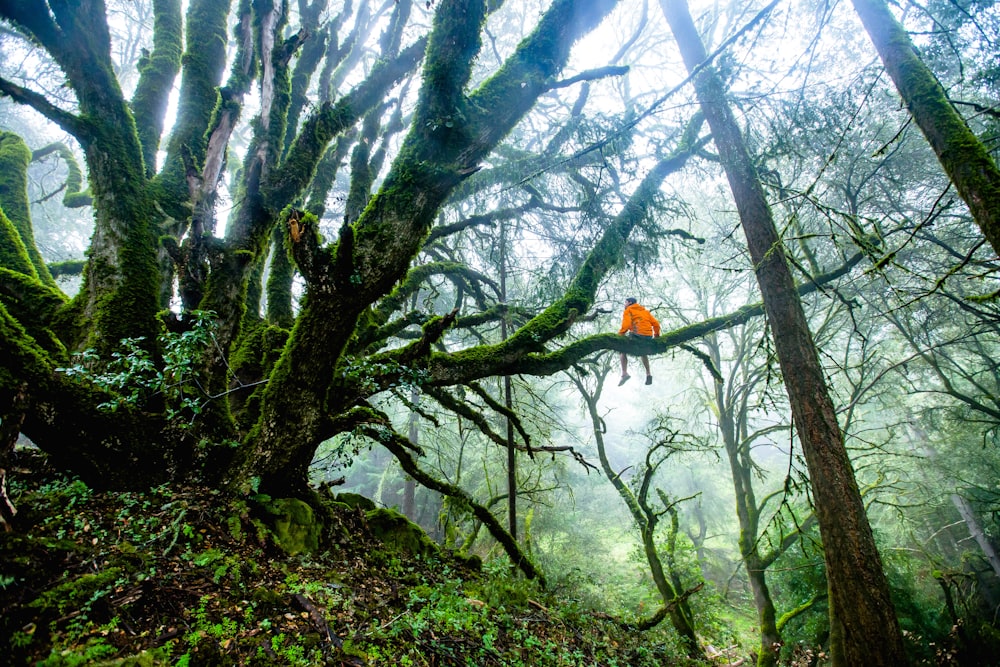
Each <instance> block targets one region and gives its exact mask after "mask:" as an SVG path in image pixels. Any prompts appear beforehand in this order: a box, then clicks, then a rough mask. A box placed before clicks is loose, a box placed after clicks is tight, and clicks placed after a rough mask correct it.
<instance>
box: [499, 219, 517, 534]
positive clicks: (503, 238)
mask: <svg viewBox="0 0 1000 667" xmlns="http://www.w3.org/2000/svg"><path fill="white" fill-rule="evenodd" d="M500 303H502V304H504V305H507V221H506V220H502V221H501V222H500ZM509 318H510V310H507V311H505V312H504V316H503V319H501V320H500V337H501V338H502V339H503V340H507V333H508V331H507V321H508V320H509ZM503 402H504V406H505V407H506V408H507V409H508V410H511V409H512V408H513V391H512V388H511V382H510V376H509V375H504V376H503ZM516 454H517V451H516V450H515V448H514V422H513V421H511V419H510V417H507V524H508V529H509V530H510V535H511V537H513V538H514V539H515V540H516V539H517V456H516Z"/></svg>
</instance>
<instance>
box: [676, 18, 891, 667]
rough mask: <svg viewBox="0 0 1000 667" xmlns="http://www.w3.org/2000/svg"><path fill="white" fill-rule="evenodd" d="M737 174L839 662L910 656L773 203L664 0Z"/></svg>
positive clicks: (724, 157)
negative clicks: (818, 540)
mask: <svg viewBox="0 0 1000 667" xmlns="http://www.w3.org/2000/svg"><path fill="white" fill-rule="evenodd" d="M660 5H661V7H662V8H663V12H664V15H665V16H666V18H667V22H668V23H669V24H670V28H671V30H672V31H673V33H674V37H675V38H676V39H677V43H678V45H679V47H680V50H681V54H682V56H683V58H684V63H685V65H686V66H687V68H688V71H690V72H695V71H696V70H697V69H698V68H699V67H703V69H701V72H700V73H699V74H698V75H697V76H696V77H695V92H696V94H697V96H698V101H699V103H700V104H701V108H702V110H703V111H704V113H705V118H706V120H707V121H708V124H709V127H710V128H711V130H712V136H713V139H714V140H715V144H716V147H717V148H718V151H719V156H720V158H721V161H722V165H723V168H724V169H725V171H726V176H727V178H728V180H729V185H730V188H731V189H732V192H733V198H734V199H735V202H736V206H737V209H738V211H739V215H740V222H741V224H742V226H743V231H744V234H745V235H746V238H747V245H748V247H749V250H750V255H751V257H752V259H753V262H754V267H755V270H756V275H757V282H758V284H759V285H760V290H761V295H762V297H763V300H764V308H765V311H766V313H767V317H768V321H769V322H770V325H771V331H772V334H773V337H774V344H775V349H776V350H777V353H778V361H779V363H780V366H781V371H782V375H783V377H784V381H785V387H786V390H787V391H788V396H789V400H790V403H791V407H792V418H793V420H794V423H795V426H796V428H797V430H798V433H799V438H800V439H801V442H802V448H803V451H804V453H805V458H806V464H807V466H808V468H809V476H810V480H811V483H812V488H813V498H814V501H815V505H816V514H817V518H818V520H819V525H820V532H821V535H822V537H823V545H824V554H825V559H826V569H827V581H828V587H829V591H830V602H831V618H830V624H831V636H838V637H840V639H841V641H839V642H837V643H833V644H832V645H831V653H832V657H833V664H834V665H836V666H838V667H839V666H840V665H844V666H848V665H850V666H856V665H868V666H876V665H884V666H885V667H898V666H899V665H905V664H907V662H908V661H907V657H906V652H905V650H904V647H903V636H902V633H901V632H900V629H899V623H898V621H897V619H896V614H895V611H894V609H893V605H892V600H891V599H890V597H889V586H888V583H887V581H886V578H885V573H884V572H883V570H882V561H881V558H880V557H879V553H878V549H877V548H876V546H875V538H874V536H873V534H872V530H871V526H870V525H869V523H868V517H867V516H866V514H865V507H864V504H863V503H862V501H861V494H860V492H859V491H858V486H857V482H856V481H855V479H854V472H853V470H852V468H851V463H850V460H849V459H848V457H847V450H846V448H845V447H844V441H843V435H842V433H841V431H840V425H839V424H838V423H837V415H836V411H835V410H834V406H833V401H832V400H831V399H830V395H829V391H828V390H827V387H826V382H825V379H824V376H823V369H822V367H821V366H820V363H819V357H818V355H817V354H816V346H815V344H814V343H813V340H812V334H811V333H810V331H809V327H808V323H807V322H806V318H805V313H804V312H803V310H802V304H801V301H800V300H799V295H798V292H797V291H796V288H795V281H794V280H793V279H792V274H791V271H790V270H789V268H788V263H787V261H786V259H785V255H784V251H783V247H782V244H781V240H780V238H779V237H778V233H777V229H776V228H775V225H774V220H773V218H772V216H771V210H770V208H769V206H768V204H767V200H766V199H765V197H764V191H763V188H762V187H761V185H760V181H759V179H758V178H757V174H756V172H755V170H754V167H753V163H752V161H751V159H750V156H749V154H748V153H747V150H746V145H745V144H744V142H743V137H742V135H741V133H740V130H739V127H738V126H737V124H736V119H735V118H734V117H733V114H732V110H731V109H730V107H729V103H728V101H727V99H726V95H725V90H724V89H723V86H722V81H721V79H720V78H719V76H718V75H717V74H716V73H715V71H714V70H713V69H712V68H711V67H710V66H705V62H704V61H705V59H706V57H707V56H706V53H705V48H704V46H703V45H702V43H701V39H700V38H699V37H698V33H697V31H696V30H695V26H694V21H693V20H692V19H691V14H690V12H689V10H688V7H687V3H686V2H684V1H683V0H660Z"/></svg>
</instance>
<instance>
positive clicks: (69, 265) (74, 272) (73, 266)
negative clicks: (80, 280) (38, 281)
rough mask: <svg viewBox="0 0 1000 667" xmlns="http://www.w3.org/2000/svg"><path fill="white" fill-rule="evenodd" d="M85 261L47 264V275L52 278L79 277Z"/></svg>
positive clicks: (70, 260) (77, 260) (85, 263)
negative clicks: (50, 275)
mask: <svg viewBox="0 0 1000 667" xmlns="http://www.w3.org/2000/svg"><path fill="white" fill-rule="evenodd" d="M86 265H87V261H86V260H83V259H67V260H65V261H63V262H52V263H51V264H49V273H51V274H52V277H53V278H58V277H59V276H79V275H81V274H82V273H83V268H84V267H85V266H86Z"/></svg>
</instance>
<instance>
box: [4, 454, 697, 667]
mask: <svg viewBox="0 0 1000 667" xmlns="http://www.w3.org/2000/svg"><path fill="white" fill-rule="evenodd" d="M11 479H12V482H11V489H10V495H11V497H12V498H13V499H14V501H15V503H16V505H17V507H18V515H17V517H16V522H15V530H14V531H13V532H9V533H0V610H2V614H0V656H2V655H6V656H8V657H9V659H10V662H9V664H12V665H21V664H40V665H47V666H54V665H67V666H69V665H143V666H152V665H180V666H182V667H184V666H188V665H190V666H192V667H201V666H211V665H352V666H355V665H393V666H396V665H476V666H479V665H484V666H485V665H504V666H516V665H524V666H531V667H546V666H563V665H567V666H568V665H601V666H606V667H613V666H614V665H636V666H641V665H684V664H693V663H690V662H689V661H686V660H684V659H683V658H681V657H678V652H677V650H676V647H675V646H673V644H672V642H671V641H670V639H669V636H668V635H667V634H665V633H664V632H662V631H661V630H660V629H657V630H654V631H650V632H645V633H640V632H637V631H635V630H634V629H632V628H630V627H629V626H628V625H627V624H623V623H621V622H620V621H619V620H617V619H614V618H612V617H610V616H608V615H607V614H603V613H601V612H600V611H596V610H588V609H584V608H582V607H581V606H580V605H579V604H578V603H576V602H574V601H573V600H572V596H571V594H570V595H567V592H566V591H561V593H560V596H559V597H557V596H556V595H554V594H553V593H551V592H547V591H545V590H542V589H541V588H540V587H539V586H538V585H537V584H535V583H534V582H529V581H525V580H524V579H523V578H519V577H517V576H513V575H512V574H511V572H510V568H509V564H508V563H507V562H505V561H504V562H497V563H495V564H487V565H486V566H485V567H483V568H480V567H478V566H477V565H478V564H477V563H476V562H475V561H470V560H467V559H461V558H455V557H453V556H449V555H447V554H444V553H441V552H439V551H438V550H437V549H436V548H433V547H429V546H428V545H429V542H428V541H427V540H426V539H424V538H421V539H419V540H416V541H414V540H413V539H408V538H407V539H396V536H394V535H393V534H391V533H389V534H387V533H385V531H384V528H375V527H374V526H373V525H372V521H373V517H381V518H382V519H384V518H385V515H386V514H385V512H384V511H379V510H376V511H375V512H371V511H365V509H363V508H362V507H360V506H357V507H348V506H347V505H343V504H331V507H333V508H335V510H334V511H333V512H332V513H331V517H330V523H329V524H328V530H329V531H331V532H329V533H327V534H326V535H327V536H328V538H327V539H325V540H324V547H323V548H322V549H321V550H318V551H315V552H313V553H300V554H290V553H288V551H287V550H286V549H285V548H282V547H280V546H279V545H278V539H277V538H276V537H275V532H274V531H273V530H272V528H274V527H275V526H277V527H278V528H279V533H281V529H284V533H283V534H284V535H285V538H286V544H287V543H294V542H295V540H296V539H298V540H300V541H302V542H303V543H305V544H308V543H309V540H310V535H309V534H308V529H307V528H306V527H304V526H305V524H304V523H300V524H296V520H295V519H294V517H293V518H292V519H291V524H292V525H291V526H288V525H287V524H288V520H289V515H288V514H287V513H286V514H285V515H281V513H280V512H276V511H275V510H274V509H273V505H269V504H268V500H267V499H266V498H261V497H248V498H233V497H228V496H225V495H223V494H220V493H219V492H218V491H215V490H211V489H205V488H180V487H176V486H162V487H157V488H154V489H151V490H149V491H145V492H114V493H110V492H98V491H94V490H92V489H90V488H88V487H87V486H86V485H85V484H83V483H82V482H80V481H79V480H74V479H72V478H67V477H65V476H63V475H61V474H58V473H57V472H55V471H53V470H51V469H50V467H49V466H48V465H47V464H46V462H45V459H44V457H41V456H40V455H37V454H34V453H31V452H28V451H21V452H19V453H18V458H17V464H16V467H15V469H14V470H12V471H11ZM268 507H271V508H272V509H270V510H269V509H267V508H268ZM292 514H294V512H293V513H292ZM398 518H399V517H397V519H398ZM282 520H285V523H286V525H284V526H280V525H279V524H280V523H281V521H282ZM377 534H381V535H383V539H380V538H379V537H377V536H376V535H377ZM386 535H388V537H386ZM289 536H290V537H289ZM329 536H334V537H329ZM288 539H291V542H287V540H288Z"/></svg>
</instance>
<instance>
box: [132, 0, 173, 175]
mask: <svg viewBox="0 0 1000 667" xmlns="http://www.w3.org/2000/svg"><path fill="white" fill-rule="evenodd" d="M154 12H155V13H154V16H153V51H152V53H149V54H148V55H143V57H142V58H140V59H139V64H138V69H139V83H138V85H137V86H136V89H135V95H134V96H133V97H132V112H133V114H134V115H135V119H136V126H137V127H138V128H139V141H140V143H141V144H142V156H143V162H144V163H145V165H146V174H147V175H149V176H152V174H153V173H154V172H155V170H156V151H157V149H158V148H159V145H160V136H161V134H162V133H163V125H164V119H165V113H166V106H167V104H166V103H167V95H168V94H169V92H170V90H171V88H172V87H173V83H174V79H175V78H176V77H177V72H178V71H179V70H180V67H181V51H182V50H183V38H182V32H183V26H182V22H181V3H180V0H169V1H166V2H158V3H156V4H155V5H154Z"/></svg>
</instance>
